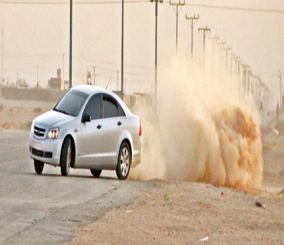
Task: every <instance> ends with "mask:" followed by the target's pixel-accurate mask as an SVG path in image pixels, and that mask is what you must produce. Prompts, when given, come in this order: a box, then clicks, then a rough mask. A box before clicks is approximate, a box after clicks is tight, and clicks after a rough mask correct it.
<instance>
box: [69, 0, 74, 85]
mask: <svg viewBox="0 0 284 245" xmlns="http://www.w3.org/2000/svg"><path fill="white" fill-rule="evenodd" d="M72 7H73V0H70V44H69V46H70V47H69V48H70V51H69V89H71V88H72V13H73V11H72Z"/></svg>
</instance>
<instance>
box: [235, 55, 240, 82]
mask: <svg viewBox="0 0 284 245" xmlns="http://www.w3.org/2000/svg"><path fill="white" fill-rule="evenodd" d="M239 59H240V56H235V57H234V60H235V83H237V74H238V61H239Z"/></svg>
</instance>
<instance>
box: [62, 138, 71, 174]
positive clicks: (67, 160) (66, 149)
mask: <svg viewBox="0 0 284 245" xmlns="http://www.w3.org/2000/svg"><path fill="white" fill-rule="evenodd" d="M71 160H72V145H71V140H70V138H66V139H65V140H64V142H63V145H62V150H61V159H60V165H61V175H62V176H67V175H68V174H69V170H70V167H71Z"/></svg>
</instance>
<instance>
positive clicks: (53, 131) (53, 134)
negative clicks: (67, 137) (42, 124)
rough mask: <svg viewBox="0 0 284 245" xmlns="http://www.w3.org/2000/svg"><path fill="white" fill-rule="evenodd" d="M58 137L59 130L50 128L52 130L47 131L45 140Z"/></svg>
mask: <svg viewBox="0 0 284 245" xmlns="http://www.w3.org/2000/svg"><path fill="white" fill-rule="evenodd" d="M58 135H59V128H52V129H49V131H48V133H47V138H48V139H58Z"/></svg>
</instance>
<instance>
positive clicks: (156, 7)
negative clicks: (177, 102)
mask: <svg viewBox="0 0 284 245" xmlns="http://www.w3.org/2000/svg"><path fill="white" fill-rule="evenodd" d="M151 2H155V108H156V106H157V67H158V2H159V3H163V0H151Z"/></svg>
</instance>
